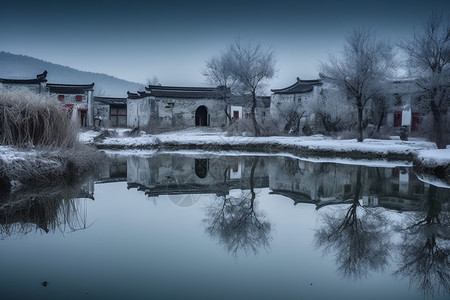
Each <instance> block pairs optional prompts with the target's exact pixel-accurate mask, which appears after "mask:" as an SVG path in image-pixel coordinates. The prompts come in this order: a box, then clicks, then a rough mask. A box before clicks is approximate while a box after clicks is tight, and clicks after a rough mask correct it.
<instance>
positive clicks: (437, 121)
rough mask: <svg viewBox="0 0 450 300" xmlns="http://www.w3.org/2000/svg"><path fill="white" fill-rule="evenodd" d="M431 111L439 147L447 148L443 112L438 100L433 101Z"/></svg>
mask: <svg viewBox="0 0 450 300" xmlns="http://www.w3.org/2000/svg"><path fill="white" fill-rule="evenodd" d="M431 112H432V113H433V134H434V141H435V142H436V146H437V148H438V149H445V147H446V145H445V141H444V135H443V133H442V124H441V112H440V110H439V108H438V107H437V105H436V102H434V101H431Z"/></svg>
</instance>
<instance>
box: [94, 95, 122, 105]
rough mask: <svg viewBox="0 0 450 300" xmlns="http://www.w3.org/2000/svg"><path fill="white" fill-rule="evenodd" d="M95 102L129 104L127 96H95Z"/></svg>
mask: <svg viewBox="0 0 450 300" xmlns="http://www.w3.org/2000/svg"><path fill="white" fill-rule="evenodd" d="M94 102H97V103H101V104H107V105H127V98H112V97H94Z"/></svg>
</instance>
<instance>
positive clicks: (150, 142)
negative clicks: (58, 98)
mask: <svg viewBox="0 0 450 300" xmlns="http://www.w3.org/2000/svg"><path fill="white" fill-rule="evenodd" d="M118 132H119V137H114V138H105V139H104V140H102V141H98V142H94V137H95V135H96V134H98V133H96V132H93V131H87V132H84V133H81V134H80V140H82V141H83V142H85V143H91V144H94V145H95V146H96V147H97V148H99V149H199V150H235V151H248V152H266V153H267V152H269V153H278V152H288V153H293V152H294V153H293V154H295V155H297V154H300V155H301V154H304V155H305V156H309V157H324V156H325V157H335V156H338V157H343V158H365V159H372V158H388V159H389V158H392V159H396V158H400V159H406V160H409V161H412V160H413V159H414V158H415V157H416V156H417V155H419V153H421V151H423V150H430V149H435V148H436V146H435V144H434V143H431V142H427V141H425V140H423V139H417V138H416V139H410V140H409V141H402V140H400V139H399V138H398V137H393V138H392V139H391V140H375V139H365V140H364V142H362V143H358V142H357V141H356V139H352V140H337V139H332V138H330V137H325V136H323V135H314V136H310V137H306V136H302V137H292V136H271V137H257V138H256V137H246V136H227V135H226V133H223V132H222V131H220V130H215V129H213V128H207V129H203V128H190V129H187V130H183V131H176V132H169V133H164V134H157V135H148V134H142V135H141V136H139V137H124V136H123V131H122V132H121V131H120V130H119V131H118ZM449 160H450V159H449Z"/></svg>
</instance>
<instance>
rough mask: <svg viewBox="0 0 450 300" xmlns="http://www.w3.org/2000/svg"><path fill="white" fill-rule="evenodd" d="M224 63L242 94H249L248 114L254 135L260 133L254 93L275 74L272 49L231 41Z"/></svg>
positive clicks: (274, 60)
mask: <svg viewBox="0 0 450 300" xmlns="http://www.w3.org/2000/svg"><path fill="white" fill-rule="evenodd" d="M225 57H226V63H227V67H228V69H229V71H230V73H231V76H232V78H234V79H235V80H236V83H237V84H238V86H239V88H240V89H241V91H242V92H243V93H244V94H251V99H252V105H251V109H250V115H251V118H252V122H253V126H254V128H255V135H256V136H259V135H260V134H261V132H260V129H259V126H258V122H257V121H256V114H255V110H256V106H257V97H256V94H257V93H258V92H259V91H260V90H261V88H262V87H263V86H264V84H265V83H266V81H267V80H269V79H271V78H273V77H274V76H275V65H276V58H275V54H274V50H273V49H272V48H271V47H269V48H267V49H265V48H263V47H262V46H261V45H260V44H256V45H253V44H250V43H249V44H247V45H242V44H241V42H240V40H236V41H235V42H234V43H232V44H231V45H230V46H229V47H228V49H227V52H226V55H225Z"/></svg>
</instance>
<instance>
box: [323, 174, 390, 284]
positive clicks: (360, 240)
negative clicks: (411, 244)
mask: <svg viewBox="0 0 450 300" xmlns="http://www.w3.org/2000/svg"><path fill="white" fill-rule="evenodd" d="M360 192H361V167H358V172H357V178H356V188H355V194H354V197H353V201H352V204H351V205H350V207H349V208H348V209H346V210H344V211H338V212H336V211H334V210H333V212H330V213H328V214H325V215H324V217H323V218H324V225H323V226H322V227H321V228H320V229H319V230H318V231H317V232H316V234H315V238H316V246H317V247H318V248H322V249H323V250H324V251H325V252H328V251H333V252H335V253H336V264H337V268H338V272H339V273H341V274H342V275H343V276H344V277H353V278H362V277H365V276H367V274H368V273H369V271H375V270H383V269H384V267H385V266H386V265H387V263H388V260H389V250H390V238H389V236H388V235H387V234H386V224H387V222H386V218H385V217H384V216H383V215H381V213H377V212H376V211H375V210H374V209H371V210H369V209H364V208H363V207H361V205H360V203H359V196H360Z"/></svg>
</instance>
